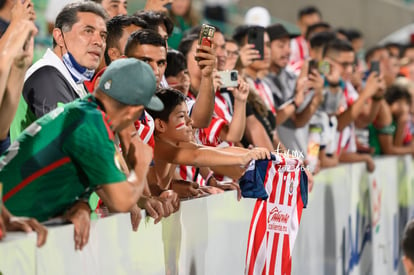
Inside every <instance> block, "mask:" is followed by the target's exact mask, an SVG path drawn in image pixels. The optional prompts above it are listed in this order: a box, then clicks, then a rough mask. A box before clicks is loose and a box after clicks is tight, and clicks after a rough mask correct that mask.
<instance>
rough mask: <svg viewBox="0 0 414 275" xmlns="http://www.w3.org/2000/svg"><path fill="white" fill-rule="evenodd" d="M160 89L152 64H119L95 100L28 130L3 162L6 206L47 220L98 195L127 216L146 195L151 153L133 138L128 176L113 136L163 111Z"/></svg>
mask: <svg viewBox="0 0 414 275" xmlns="http://www.w3.org/2000/svg"><path fill="white" fill-rule="evenodd" d="M155 90H156V79H155V76H154V73H153V72H152V69H151V67H150V66H149V65H147V64H145V63H144V62H142V61H139V60H136V59H134V58H128V59H119V60H117V61H115V62H113V63H111V65H110V66H109V67H108V68H107V70H106V71H105V73H104V74H103V75H102V77H101V80H100V83H99V86H98V88H97V89H96V90H95V92H94V94H93V95H88V96H86V97H85V98H83V99H79V100H76V101H74V102H72V103H69V104H67V105H64V106H61V107H58V108H56V109H55V110H53V111H52V112H50V113H48V114H47V115H45V116H43V117H42V118H40V119H38V120H37V121H36V122H34V123H33V124H31V125H30V126H29V127H28V128H27V129H26V130H25V131H24V132H23V133H22V134H21V135H20V136H19V137H18V138H17V139H16V141H15V142H14V143H13V144H12V145H11V146H10V147H9V149H8V150H7V151H6V152H5V153H4V155H3V156H1V157H0V182H3V183H4V192H3V194H4V196H3V201H4V203H5V206H6V207H7V208H8V209H9V210H10V211H11V212H12V213H13V214H15V215H20V216H29V217H34V218H36V219H38V220H39V221H46V220H48V219H50V218H53V217H56V216H60V215H62V214H65V213H68V212H69V213H70V212H71V210H70V208H71V206H73V205H75V204H77V203H79V201H82V199H83V198H88V197H89V195H90V194H91V193H92V192H93V191H96V192H97V194H98V195H99V196H100V198H101V199H102V201H103V202H104V203H105V205H106V206H107V207H108V208H109V209H110V210H112V211H115V212H128V211H129V210H130V209H131V208H132V207H133V206H134V205H136V203H137V201H138V198H139V197H140V195H141V193H142V189H143V184H144V181H145V180H146V174H147V171H148V167H149V164H150V161H151V159H152V151H151V148H150V147H149V146H147V145H145V144H143V143H142V141H141V140H140V139H139V138H138V137H133V138H132V140H131V144H130V146H129V149H128V152H126V154H125V155H126V156H127V163H128V164H129V165H130V167H131V171H130V172H129V171H128V170H129V169H128V168H127V166H126V164H125V163H126V162H125V161H124V159H123V157H122V155H121V154H120V153H119V151H118V146H117V145H116V144H115V140H114V136H115V134H116V133H118V132H120V131H122V130H123V129H124V128H126V126H129V125H130V124H132V123H133V122H134V121H136V120H137V119H138V117H139V116H140V115H141V113H142V112H143V110H144V106H145V107H147V108H149V109H154V110H162V108H163V104H162V102H161V101H160V100H159V99H158V97H156V96H155V95H154V94H155ZM135 133H136V131H134V133H131V134H132V135H135ZM88 218H89V217H88ZM74 224H75V242H76V241H77V240H76V238H77V237H78V238H81V239H82V240H80V247H79V246H78V247H79V248H81V246H83V245H84V244H85V243H86V241H87V237H88V232H85V230H83V232H85V233H84V234H83V235H82V236H76V232H79V230H81V229H79V228H77V224H76V223H74ZM85 224H87V227H88V226H89V223H87V222H86V223H85ZM81 231H82V230H81ZM86 231H88V230H86Z"/></svg>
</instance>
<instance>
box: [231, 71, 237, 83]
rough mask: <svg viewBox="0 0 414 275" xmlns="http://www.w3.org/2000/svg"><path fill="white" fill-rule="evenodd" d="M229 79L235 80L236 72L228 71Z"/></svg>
mask: <svg viewBox="0 0 414 275" xmlns="http://www.w3.org/2000/svg"><path fill="white" fill-rule="evenodd" d="M230 79H231V81H237V73H236V72H231V73H230Z"/></svg>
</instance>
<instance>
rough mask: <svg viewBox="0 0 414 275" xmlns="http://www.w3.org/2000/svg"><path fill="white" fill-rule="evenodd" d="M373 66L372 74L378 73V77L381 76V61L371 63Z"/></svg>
mask: <svg viewBox="0 0 414 275" xmlns="http://www.w3.org/2000/svg"><path fill="white" fill-rule="evenodd" d="M370 64H371V65H370V72H371V73H372V72H376V73H377V76H379V75H380V73H381V72H380V63H379V61H371V63H370Z"/></svg>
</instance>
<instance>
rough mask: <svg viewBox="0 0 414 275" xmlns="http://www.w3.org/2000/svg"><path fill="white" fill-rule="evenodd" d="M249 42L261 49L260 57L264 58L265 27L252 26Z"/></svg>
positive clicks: (248, 37) (248, 35)
mask: <svg viewBox="0 0 414 275" xmlns="http://www.w3.org/2000/svg"><path fill="white" fill-rule="evenodd" d="M247 43H248V44H253V45H254V49H255V50H257V51H259V54H260V58H259V59H263V58H264V28H263V27H258V26H255V27H250V28H249V30H248V33H247Z"/></svg>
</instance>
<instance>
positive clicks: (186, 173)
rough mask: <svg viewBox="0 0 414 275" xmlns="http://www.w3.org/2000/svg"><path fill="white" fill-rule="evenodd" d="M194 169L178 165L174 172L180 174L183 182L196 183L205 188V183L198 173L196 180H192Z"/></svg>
mask: <svg viewBox="0 0 414 275" xmlns="http://www.w3.org/2000/svg"><path fill="white" fill-rule="evenodd" d="M196 169H197V168H196V167H194V166H185V165H178V166H177V170H176V172H178V173H179V174H180V177H181V178H182V179H183V180H186V181H191V182H197V183H198V184H199V185H200V186H205V185H206V182H205V180H204V179H203V177H202V176H201V174H200V173H198V175H197V178H196V179H195V180H194V177H195V176H196Z"/></svg>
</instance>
